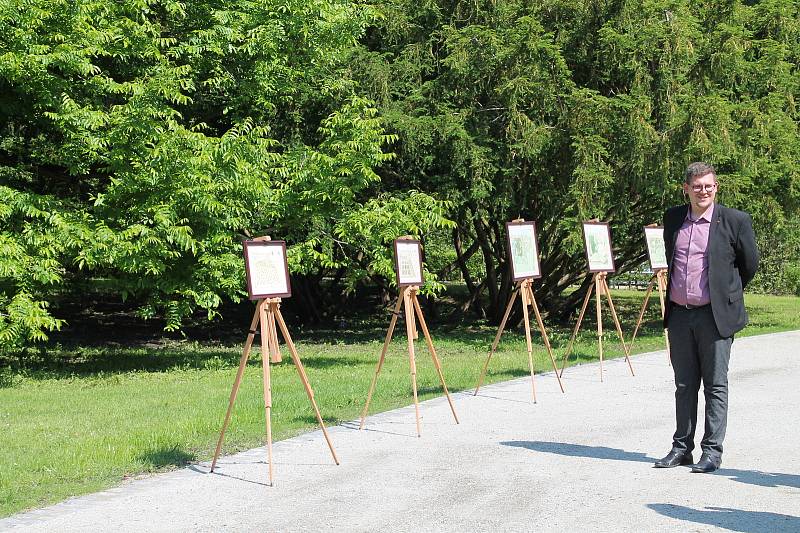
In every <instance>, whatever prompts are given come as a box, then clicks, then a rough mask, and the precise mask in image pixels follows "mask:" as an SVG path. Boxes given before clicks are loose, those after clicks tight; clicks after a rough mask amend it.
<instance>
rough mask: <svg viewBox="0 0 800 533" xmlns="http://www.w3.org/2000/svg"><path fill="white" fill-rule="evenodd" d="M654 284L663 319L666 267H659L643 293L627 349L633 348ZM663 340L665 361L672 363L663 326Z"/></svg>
mask: <svg viewBox="0 0 800 533" xmlns="http://www.w3.org/2000/svg"><path fill="white" fill-rule="evenodd" d="M656 285H657V286H658V298H659V301H660V302H661V319H662V320H663V319H664V313H665V311H666V308H665V294H666V293H667V269H666V268H659V269H656V271H655V272H654V273H653V277H652V278H651V279H650V284H649V285H648V286H647V292H646V293H645V295H644V301H643V302H642V310H641V311H639V318H638V319H637V320H636V328H634V330H633V336H632V337H631V340H630V342H629V343H628V351H630V350H632V349H633V341H635V340H636V333H638V331H639V327H640V326H641V325H642V317H643V316H644V310H645V309H646V308H647V302H648V301H649V300H650V293H651V292H653V287H654V286H656ZM664 342H665V343H666V344H667V361H668V362H670V364H672V362H671V361H670V356H669V335H667V328H664Z"/></svg>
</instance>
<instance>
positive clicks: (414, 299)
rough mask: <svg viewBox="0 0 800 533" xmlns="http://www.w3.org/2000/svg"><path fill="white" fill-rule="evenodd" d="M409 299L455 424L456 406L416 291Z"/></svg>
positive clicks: (456, 417) (456, 416)
mask: <svg viewBox="0 0 800 533" xmlns="http://www.w3.org/2000/svg"><path fill="white" fill-rule="evenodd" d="M411 300H412V302H413V303H414V310H415V311H416V312H417V318H418V319H419V325H420V326H422V333H423V335H425V341H426V342H427V343H428V351H430V352H431V358H432V359H433V366H435V367H436V373H437V374H439V381H440V382H441V383H442V389H444V394H445V396H447V403H449V404H450V410H451V411H452V412H453V418H455V420H456V424H458V423H459V422H458V415H456V408H455V407H454V406H453V400H452V399H451V398H450V391H448V390H447V384H446V383H445V382H444V374H442V364H441V363H440V362H439V357H437V355H436V348H434V347H433V339H431V334H430V332H429V331H428V325H427V324H426V323H425V317H424V316H422V308H421V307H420V306H419V301H418V300H417V293H416V292H412V293H411Z"/></svg>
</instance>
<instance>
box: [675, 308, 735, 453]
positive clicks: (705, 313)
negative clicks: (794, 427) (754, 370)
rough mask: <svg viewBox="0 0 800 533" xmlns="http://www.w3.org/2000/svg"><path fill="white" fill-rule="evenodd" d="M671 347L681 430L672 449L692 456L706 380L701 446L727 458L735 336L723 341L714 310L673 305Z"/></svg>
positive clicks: (676, 410)
mask: <svg viewBox="0 0 800 533" xmlns="http://www.w3.org/2000/svg"><path fill="white" fill-rule="evenodd" d="M671 305H672V309H671V310H670V316H669V324H668V326H669V346H670V359H671V360H672V369H673V370H674V372H675V420H676V429H675V435H674V436H673V440H672V449H673V450H675V451H679V452H691V451H692V450H693V449H694V433H695V429H696V427H697V394H698V392H699V390H700V381H701V380H702V382H703V394H704V395H705V399H706V415H705V431H704V433H703V440H702V441H701V442H700V448H701V449H702V451H703V453H707V454H709V455H710V456H711V457H713V458H716V459H721V458H722V441H723V440H724V439H725V430H726V428H727V426H728V362H729V361H730V356H731V344H732V343H733V338H732V337H721V336H720V334H719V331H717V325H716V324H715V322H714V315H713V314H712V312H711V306H710V305H707V306H705V307H701V308H698V309H686V308H684V307H680V306H678V305H675V304H671Z"/></svg>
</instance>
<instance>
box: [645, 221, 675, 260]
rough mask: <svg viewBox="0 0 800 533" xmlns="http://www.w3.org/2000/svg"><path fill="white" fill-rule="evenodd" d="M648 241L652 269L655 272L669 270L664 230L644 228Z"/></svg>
mask: <svg viewBox="0 0 800 533" xmlns="http://www.w3.org/2000/svg"><path fill="white" fill-rule="evenodd" d="M644 235H645V239H646V240H647V254H648V255H649V257H650V268H652V269H653V270H657V269H662V268H667V267H668V266H669V265H668V264H667V251H666V246H665V245H664V228H661V227H655V228H644Z"/></svg>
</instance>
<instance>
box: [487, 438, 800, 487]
mask: <svg viewBox="0 0 800 533" xmlns="http://www.w3.org/2000/svg"><path fill="white" fill-rule="evenodd" d="M500 444H502V445H503V446H512V447H516V448H524V449H526V450H533V451H536V452H543V453H552V454H556V455H564V456H568V457H588V458H592V459H608V460H612V461H633V462H639V463H653V462H654V461H655V460H656V459H657V458H655V457H648V456H647V454H645V453H641V452H629V451H626V450H620V449H618V448H608V447H606V446H586V445H583V444H571V443H567V442H542V441H527V440H522V441H521V440H512V441H504V442H501V443H500ZM714 475H718V476H725V477H728V478H730V479H732V480H734V481H738V482H740V483H747V484H748V485H758V486H760V487H792V488H800V475H797V474H782V473H779V472H761V471H760V470H737V469H734V468H720V469H719V470H717V471H716V472H715V473H714Z"/></svg>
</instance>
